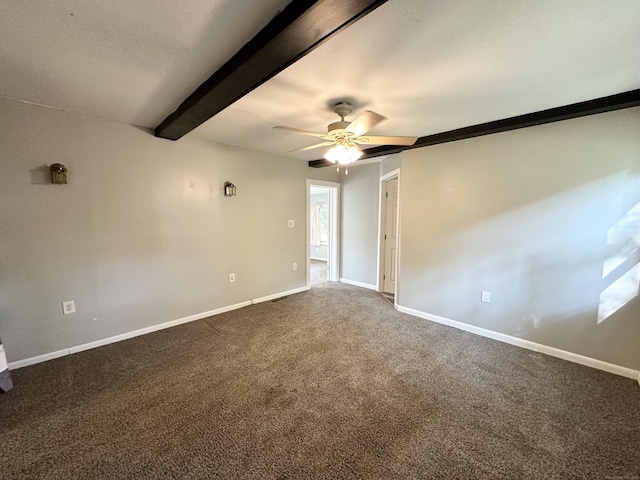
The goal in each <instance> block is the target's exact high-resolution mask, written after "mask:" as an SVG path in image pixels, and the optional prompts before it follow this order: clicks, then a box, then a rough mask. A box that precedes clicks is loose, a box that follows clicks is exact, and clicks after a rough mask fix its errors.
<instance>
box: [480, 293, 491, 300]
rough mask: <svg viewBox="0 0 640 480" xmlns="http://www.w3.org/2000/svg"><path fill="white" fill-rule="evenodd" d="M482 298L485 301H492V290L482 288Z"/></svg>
mask: <svg viewBox="0 0 640 480" xmlns="http://www.w3.org/2000/svg"><path fill="white" fill-rule="evenodd" d="M480 300H481V301H482V302H484V303H491V292H487V291H486V290H482V295H481V296H480Z"/></svg>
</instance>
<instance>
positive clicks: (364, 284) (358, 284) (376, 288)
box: [340, 278, 378, 291]
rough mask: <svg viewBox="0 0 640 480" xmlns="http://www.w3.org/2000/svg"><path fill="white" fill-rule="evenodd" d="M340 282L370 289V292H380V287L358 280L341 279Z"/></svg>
mask: <svg viewBox="0 0 640 480" xmlns="http://www.w3.org/2000/svg"><path fill="white" fill-rule="evenodd" d="M340 282H342V283H346V284H349V285H354V286H356V287H362V288H368V289H370V290H375V291H378V287H377V286H376V285H373V284H371V283H364V282H358V281H356V280H349V279H347V278H341V279H340Z"/></svg>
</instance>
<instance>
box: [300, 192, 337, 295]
mask: <svg viewBox="0 0 640 480" xmlns="http://www.w3.org/2000/svg"><path fill="white" fill-rule="evenodd" d="M339 187H340V184H338V183H333V182H324V181H320V180H307V288H310V287H311V286H313V285H317V284H320V283H324V282H326V281H333V282H337V281H338V278H339V275H338V273H339V272H338V258H339V257H338V238H339V237H338V225H339V218H338V215H339V208H338V205H339V198H340V197H339V196H340V188H339Z"/></svg>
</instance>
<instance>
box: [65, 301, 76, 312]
mask: <svg viewBox="0 0 640 480" xmlns="http://www.w3.org/2000/svg"><path fill="white" fill-rule="evenodd" d="M62 313H63V314H64V315H69V314H70V313H76V302H74V301H73V300H69V301H68V302H62Z"/></svg>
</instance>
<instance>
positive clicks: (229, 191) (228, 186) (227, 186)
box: [224, 182, 236, 197]
mask: <svg viewBox="0 0 640 480" xmlns="http://www.w3.org/2000/svg"><path fill="white" fill-rule="evenodd" d="M224 196H225V197H235V196H236V186H235V185H234V184H233V183H231V182H224Z"/></svg>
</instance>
